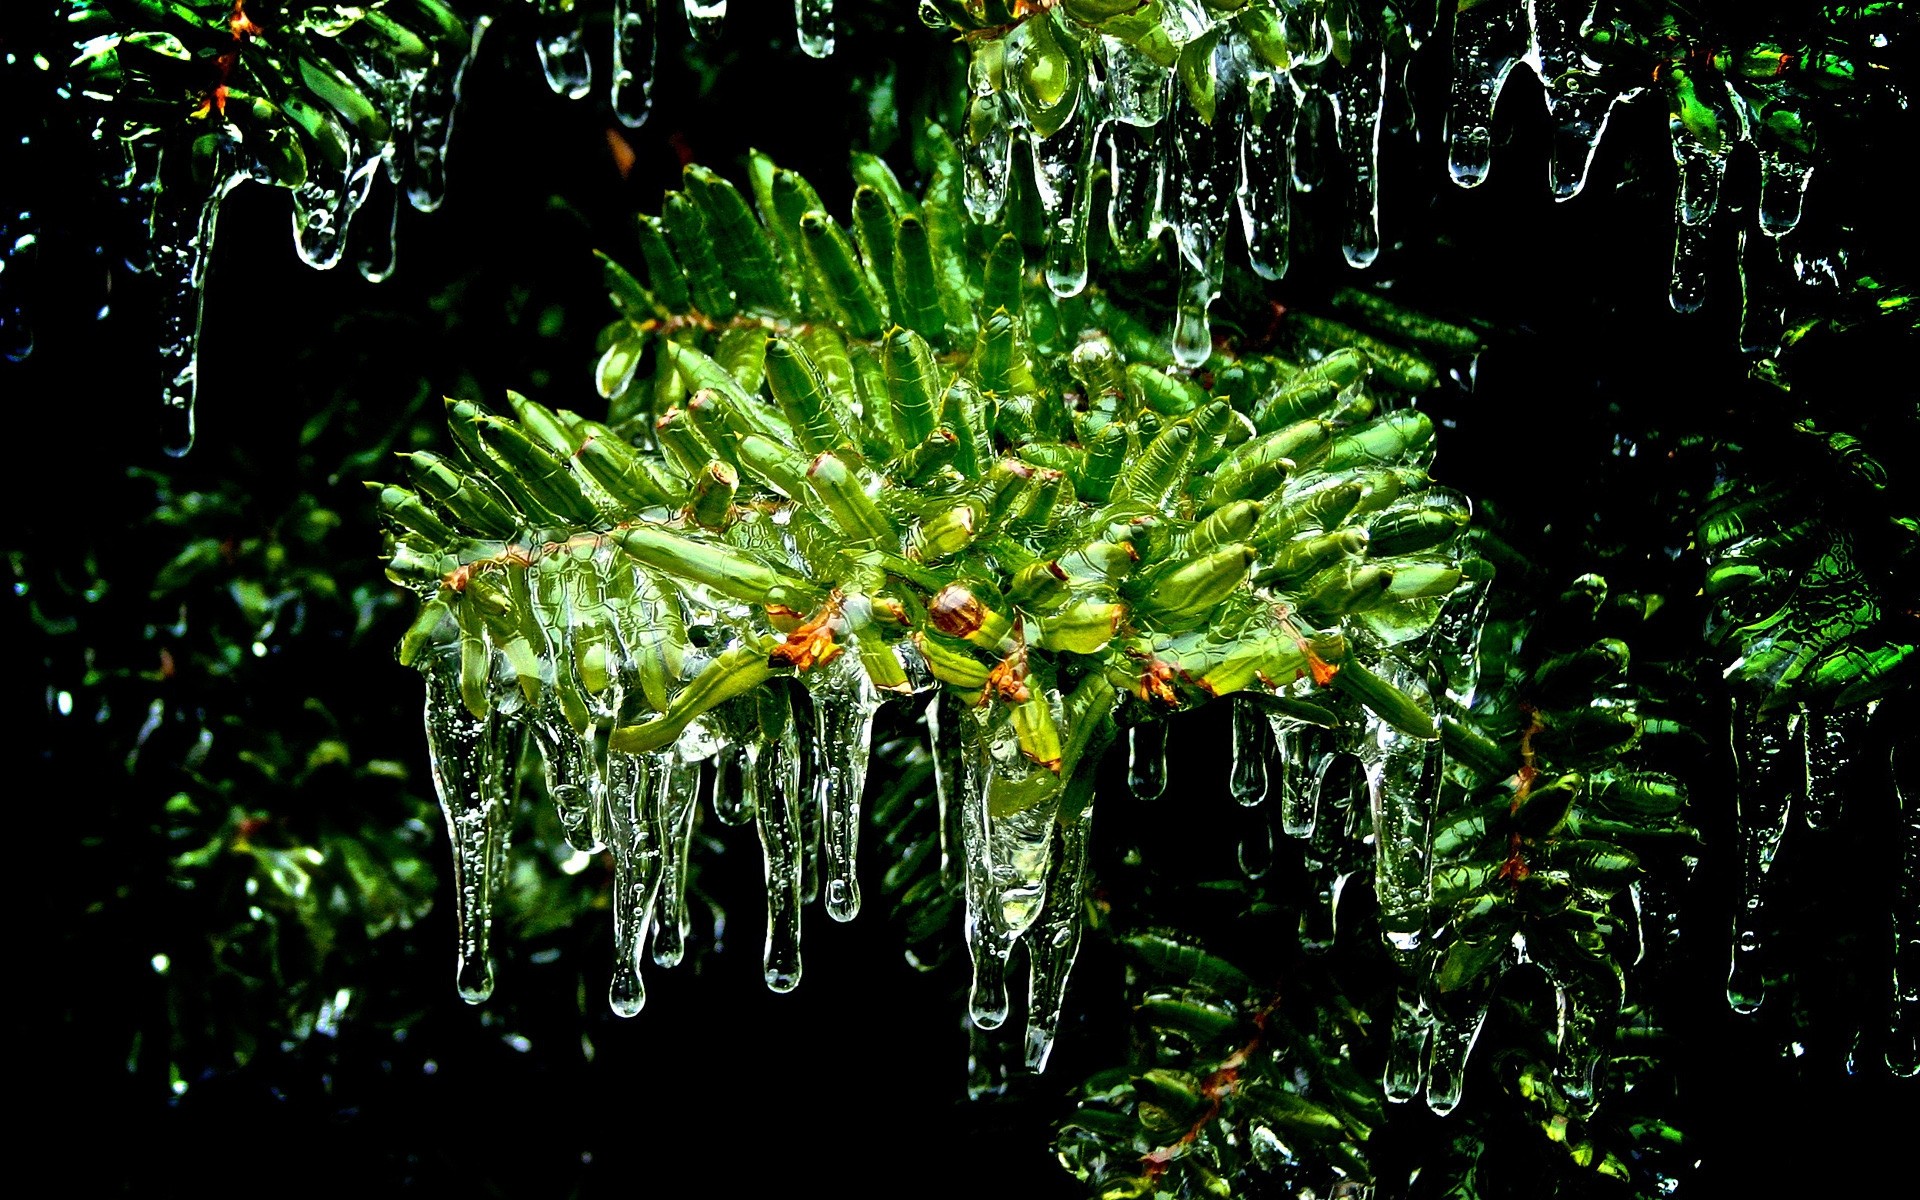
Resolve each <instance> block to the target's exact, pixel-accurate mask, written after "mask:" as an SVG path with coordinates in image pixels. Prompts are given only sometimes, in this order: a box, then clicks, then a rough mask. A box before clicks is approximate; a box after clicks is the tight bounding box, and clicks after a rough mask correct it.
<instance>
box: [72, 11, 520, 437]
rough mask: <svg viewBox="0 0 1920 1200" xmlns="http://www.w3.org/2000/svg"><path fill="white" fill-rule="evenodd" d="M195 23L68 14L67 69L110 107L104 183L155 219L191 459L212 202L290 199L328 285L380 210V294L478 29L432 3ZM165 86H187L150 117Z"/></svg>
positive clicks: (105, 119)
mask: <svg viewBox="0 0 1920 1200" xmlns="http://www.w3.org/2000/svg"><path fill="white" fill-rule="evenodd" d="M200 7H201V8H203V9H206V10H207V12H206V13H205V14H201V13H198V12H196V11H194V10H193V9H192V8H191V7H190V6H187V5H176V6H171V7H158V6H154V7H151V8H144V9H143V8H139V7H136V6H132V5H127V4H124V3H121V2H120V0H70V9H71V11H70V13H69V17H70V21H71V25H72V28H73V29H74V31H75V32H76V33H77V34H80V35H84V36H85V38H86V40H84V41H82V42H79V43H77V47H76V48H77V50H78V54H79V56H78V58H77V59H76V60H75V61H74V63H73V64H72V66H71V68H70V74H71V76H72V78H73V81H74V84H75V87H76V90H77V91H79V92H80V93H81V95H82V96H83V97H84V98H85V100H86V101H88V102H90V103H97V104H100V105H103V106H104V109H103V112H102V115H101V116H100V117H99V122H98V126H97V130H96V137H97V138H98V139H99V140H101V141H103V142H105V143H106V144H108V145H109V146H120V147H123V149H124V159H123V162H124V169H123V168H122V167H120V166H116V168H115V173H114V176H113V177H112V178H111V179H110V180H109V182H110V183H111V184H112V185H113V186H115V187H118V188H120V189H122V190H123V191H125V192H126V193H127V194H129V195H131V196H135V197H139V198H141V200H142V203H143V204H150V205H151V219H150V221H149V223H148V228H149V229H150V231H151V234H150V245H149V246H148V247H147V248H146V250H145V252H144V254H142V255H139V256H137V257H139V258H143V259H144V263H145V269H146V270H148V271H149V272H150V273H152V274H153V275H154V276H155V278H156V279H157V281H158V284H159V288H158V290H159V293H160V296H161V315H160V343H159V350H160V355H159V357H160V364H161V395H162V403H163V412H164V414H165V429H164V445H165V446H166V448H167V450H168V451H169V452H170V453H174V454H182V453H185V452H186V451H187V450H188V449H189V448H190V447H191V446H192V444H193V436H194V415H193V408H194V396H195V393H196V390H197V388H198V382H199V339H200V331H201V323H202V320H203V311H204V299H203V298H204V292H205V287H206V275H207V267H208V264H209V262H210V261H211V259H210V254H211V250H212V244H213V236H214V233H215V230H216V227H217V225H218V221H219V213H220V206H221V202H222V201H223V200H224V199H225V197H226V196H227V195H228V194H229V193H230V192H231V191H232V190H233V189H234V188H236V187H238V186H240V185H241V184H243V183H246V182H249V181H252V182H258V183H265V184H269V185H271V186H275V187H281V188H285V189H287V190H288V191H290V192H292V194H293V237H294V246H295V248H296V249H297V250H298V252H299V254H300V256H301V258H302V259H304V260H305V261H306V262H307V263H308V264H310V265H311V266H314V267H317V268H321V269H327V268H331V267H333V266H336V265H337V264H338V263H339V262H340V261H341V259H342V258H343V257H345V256H346V254H347V249H348V240H349V231H350V229H351V228H352V227H353V225H354V219H355V217H356V215H357V214H359V213H360V211H361V210H362V208H363V207H364V206H366V205H367V204H368V202H369V198H370V197H378V199H379V206H378V207H379V211H378V212H377V213H376V215H375V217H374V222H375V223H376V224H377V225H378V226H379V228H378V229H376V230H373V231H370V233H369V235H368V237H367V241H368V242H369V243H370V249H369V250H368V251H366V252H365V253H363V254H361V255H360V256H359V257H358V258H357V260H356V265H357V266H358V267H359V269H360V270H361V272H362V273H363V274H364V275H366V276H367V277H368V278H370V279H380V278H384V277H385V276H386V275H388V274H390V273H391V272H392V270H393V264H394V252H393V227H394V221H395V216H394V206H395V205H396V204H397V203H398V192H399V191H402V190H403V191H405V193H406V195H407V198H408V200H409V201H410V202H411V203H412V204H413V206H414V207H416V208H419V209H423V210H427V209H432V208H433V207H435V206H436V205H438V204H439V202H440V198H441V196H442V194H443V192H444V189H445V186H446V172H445V167H444V160H445V157H446V152H447V143H448V140H449V138H450V137H451V134H452V129H453V115H454V110H455V108H456V107H457V105H458V103H459V95H460V77H461V75H462V73H463V72H464V70H465V68H466V64H467V62H468V60H469V58H470V57H471V55H472V53H473V49H474V45H475V42H476V40H477V39H478V37H479V35H480V33H481V32H482V31H483V30H484V29H485V28H486V26H487V19H486V18H480V19H478V20H475V21H471V22H470V21H469V20H468V19H467V18H464V17H462V16H461V15H459V14H458V13H457V12H455V11H454V10H453V9H451V8H449V7H447V6H446V5H445V4H443V3H441V2H440V0H406V2H405V3H404V4H400V3H396V4H391V5H387V6H385V7H382V8H378V9H375V8H372V7H368V8H364V9H361V8H353V9H349V8H345V7H334V6H313V7H312V8H310V9H309V10H306V11H305V12H304V13H302V14H300V15H294V14H290V13H289V14H279V13H276V14H275V16H274V17H272V18H269V17H267V16H265V15H263V14H259V13H255V14H249V13H248V11H247V9H246V5H245V4H244V3H243V2H234V3H225V2H223V3H220V4H217V5H212V4H203V5H201V6H200ZM256 7H258V6H256ZM158 80H169V81H180V82H181V83H183V84H184V86H183V87H181V88H180V89H179V90H178V91H177V92H174V91H166V92H164V93H163V94H165V95H166V96H167V97H168V99H167V100H166V101H164V102H163V103H162V104H160V105H156V104H155V99H154V96H153V95H152V94H151V89H152V88H153V86H154V84H155V81H158ZM166 104H171V105H172V106H173V111H172V112H170V113H168V112H166V108H165V105H166Z"/></svg>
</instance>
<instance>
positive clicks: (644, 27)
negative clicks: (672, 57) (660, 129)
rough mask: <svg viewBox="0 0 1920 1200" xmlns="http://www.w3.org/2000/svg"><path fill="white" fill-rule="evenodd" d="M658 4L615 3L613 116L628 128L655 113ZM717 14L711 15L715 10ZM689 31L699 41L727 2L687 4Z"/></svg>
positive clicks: (639, 0)
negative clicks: (654, 90) (654, 80)
mask: <svg viewBox="0 0 1920 1200" xmlns="http://www.w3.org/2000/svg"><path fill="white" fill-rule="evenodd" d="M655 3H656V0H614V5H613V114H614V115H615V116H616V117H619V118H620V123H621V124H622V125H625V126H628V127H629V128H632V127H635V126H639V125H644V124H645V123H646V120H647V117H648V115H649V114H651V113H652V112H653V60H654V55H655V54H656V53H657V51H656V48H655V44H656V39H655V36H654V30H653V21H654V4H655ZM716 9H717V10H718V11H712V10H716ZM686 10H687V28H688V29H689V30H691V31H692V32H693V34H694V36H695V37H696V38H698V37H700V36H702V35H703V34H705V33H706V32H707V31H708V30H709V29H711V28H712V27H713V26H714V25H715V23H716V22H718V20H719V19H720V18H721V17H724V16H725V15H726V13H727V0H718V3H717V4H714V5H700V4H698V3H697V2H696V0H686Z"/></svg>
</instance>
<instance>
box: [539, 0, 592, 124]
mask: <svg viewBox="0 0 1920 1200" xmlns="http://www.w3.org/2000/svg"><path fill="white" fill-rule="evenodd" d="M540 9H541V13H542V14H543V16H544V18H545V20H544V21H543V26H544V28H543V29H542V31H541V32H540V33H539V34H538V35H537V37H536V40H535V42H534V48H535V49H536V50H537V51H538V52H539V54H540V69H541V71H542V72H544V73H545V75H546V77H547V86H548V87H550V88H552V89H553V90H554V91H555V92H557V93H559V94H560V95H562V96H565V97H567V98H568V99H569V100H578V99H580V98H581V97H582V96H585V95H586V94H587V93H588V92H590V91H592V90H593V59H592V57H591V56H590V55H589V54H588V53H587V31H586V20H587V6H586V5H584V4H582V5H580V6H578V7H577V8H575V7H574V6H573V5H566V6H564V7H563V6H562V5H561V3H560V0H540Z"/></svg>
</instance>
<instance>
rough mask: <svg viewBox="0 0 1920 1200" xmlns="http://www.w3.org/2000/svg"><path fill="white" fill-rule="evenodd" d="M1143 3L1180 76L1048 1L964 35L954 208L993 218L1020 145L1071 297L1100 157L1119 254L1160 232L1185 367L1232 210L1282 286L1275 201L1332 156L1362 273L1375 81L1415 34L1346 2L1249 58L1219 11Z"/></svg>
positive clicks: (1281, 218)
mask: <svg viewBox="0 0 1920 1200" xmlns="http://www.w3.org/2000/svg"><path fill="white" fill-rule="evenodd" d="M1158 7H1159V9H1160V11H1161V22H1162V24H1161V28H1162V29H1164V31H1165V33H1166V36H1167V38H1168V39H1170V41H1171V42H1172V44H1173V45H1174V46H1175V47H1176V48H1178V49H1179V50H1180V53H1181V55H1182V58H1181V63H1180V67H1179V69H1178V70H1175V69H1174V68H1172V67H1167V66H1163V65H1161V64H1160V63H1159V62H1156V61H1155V60H1154V59H1153V58H1152V57H1149V55H1148V53H1147V52H1146V51H1145V50H1143V49H1141V48H1140V46H1139V45H1136V44H1132V43H1130V42H1127V41H1123V40H1121V39H1120V38H1118V37H1115V36H1112V35H1111V34H1109V33H1104V32H1098V31H1096V30H1093V29H1089V28H1087V27H1085V26H1082V25H1080V24H1078V23H1076V22H1075V21H1073V20H1071V19H1070V18H1069V17H1068V16H1066V10H1063V9H1050V10H1048V11H1047V12H1044V13H1041V14H1039V15H1036V16H1034V17H1032V18H1030V19H1028V20H1025V21H1023V22H1021V23H1020V24H1019V25H1018V26H1017V27H1016V28H1014V29H1013V30H1012V32H1010V33H1008V34H1007V35H1006V36H1005V37H1003V38H995V39H982V40H980V41H978V42H976V44H975V46H974V49H973V59H972V63H971V65H970V68H969V76H968V77H969V81H970V83H971V84H972V91H973V96H972V107H971V110H970V113H969V121H968V126H967V137H966V147H965V149H966V154H967V168H968V169H967V191H966V198H967V204H968V207H969V208H970V209H971V210H972V212H973V214H974V217H975V218H976V219H977V220H981V221H990V220H992V219H993V218H994V217H995V215H996V214H998V213H999V211H1000V210H1001V208H1002V206H1003V205H1004V204H1005V203H1006V199H1007V194H1008V185H1009V181H1010V179H1011V177H1012V155H1013V154H1014V152H1015V147H1016V143H1024V152H1026V153H1030V154H1031V155H1032V159H1033V177H1034V182H1035V184H1036V185H1037V188H1038V191H1039V194H1040V199H1041V203H1042V205H1043V207H1044V208H1045V210H1046V213H1047V227H1048V231H1049V235H1050V239H1051V241H1050V247H1049V254H1048V261H1047V283H1048V284H1049V286H1051V287H1052V288H1053V289H1054V291H1055V292H1056V293H1057V294H1059V295H1061V296H1070V295H1073V294H1074V293H1076V292H1078V291H1079V290H1080V289H1081V288H1082V287H1084V286H1085V285H1086V279H1087V249H1086V238H1087V226H1088V222H1089V220H1090V219H1091V218H1092V207H1093V188H1092V186H1091V182H1092V179H1093V177H1094V175H1095V173H1096V169H1097V167H1096V164H1097V162H1098V160H1099V158H1100V156H1101V155H1102V154H1104V155H1105V156H1106V166H1107V169H1108V171H1109V172H1110V175H1109V179H1110V199H1109V203H1108V208H1107V220H1108V226H1109V232H1110V235H1111V238H1112V242H1113V245H1114V246H1115V248H1116V249H1117V250H1118V251H1119V252H1120V253H1121V255H1122V256H1123V257H1126V258H1129V259H1139V258H1141V257H1144V256H1145V255H1147V254H1149V253H1151V252H1152V250H1153V248H1154V247H1155V246H1156V245H1157V243H1158V241H1159V238H1160V235H1161V234H1162V233H1163V232H1165V231H1169V230H1170V231H1171V232H1172V234H1173V241H1174V245H1175V247H1176V249H1177V258H1178V264H1179V270H1180V275H1181V284H1180V289H1179V292H1180V301H1179V309H1178V313H1177V317H1176V322H1175V327H1174V334H1173V349H1174V353H1175V355H1176V357H1178V359H1179V360H1180V361H1181V362H1182V363H1184V364H1186V365H1189V366H1197V365H1199V364H1200V363H1202V362H1205V361H1206V358H1207V354H1208V352H1209V351H1210V349H1211V346H1212V336H1211V332H1210V327H1209V320H1208V310H1209V308H1210V307H1211V305H1212V304H1213V302H1214V300H1215V299H1216V298H1217V297H1218V296H1219V294H1220V287H1221V278H1222V272H1223V270H1224V266H1225V256H1226V249H1227V240H1228V228H1229V226H1230V225H1231V223H1232V222H1233V219H1234V217H1235V216H1236V215H1237V216H1238V217H1239V221H1240V226H1241V230H1242V233H1243V235H1244V239H1245V244H1246V247H1247V254H1248V259H1249V261H1250V262H1251V264H1252V266H1253V268H1254V270H1255V271H1257V272H1258V273H1259V274H1260V275H1261V276H1262V277H1263V278H1267V279H1277V278H1279V277H1280V276H1281V275H1282V274H1284V273H1285V272H1286V269H1287V262H1288V254H1289V215H1288V193H1289V191H1290V190H1299V191H1308V190H1311V189H1313V188H1315V187H1318V186H1320V185H1321V184H1322V183H1323V182H1324V181H1325V179H1326V176H1327V167H1328V164H1329V162H1330V160H1332V159H1334V158H1336V157H1341V158H1344V160H1345V167H1344V175H1345V184H1346V186H1347V189H1348V196H1347V205H1346V214H1347V215H1346V224H1345V228H1344V233H1343V239H1342V240H1343V245H1344V246H1345V250H1346V255H1347V259H1348V261H1349V262H1351V263H1353V264H1354V265H1355V266H1365V265H1367V264H1368V263H1370V262H1372V261H1373V259H1374V257H1375V256H1376V255H1377V254H1378V253H1379V250H1380V226H1379V196H1378V171H1377V155H1378V150H1379V141H1380V118H1381V112H1382V106H1383V103H1384V99H1385V92H1386V84H1387V80H1388V78H1389V76H1390V75H1391V74H1392V71H1393V69H1395V68H1399V67H1403V66H1404V59H1405V55H1406V54H1407V53H1409V52H1410V50H1411V48H1412V47H1413V46H1415V45H1417V44H1418V42H1417V39H1416V38H1415V37H1414V33H1413V30H1412V28H1411V27H1410V26H1409V25H1407V24H1406V23H1405V22H1403V21H1402V20H1401V18H1400V16H1399V14H1398V12H1397V10H1396V8H1395V7H1394V6H1393V5H1384V6H1382V5H1376V6H1373V7H1371V8H1367V9H1365V10H1364V11H1365V12H1366V13H1368V14H1371V15H1367V16H1364V17H1363V16H1362V9H1361V7H1360V6H1358V5H1354V6H1347V5H1344V4H1327V5H1318V4H1316V5H1292V6H1287V8H1286V9H1285V10H1284V11H1281V12H1279V13H1277V14H1275V28H1274V31H1273V32H1274V36H1275V37H1276V38H1277V39H1278V40H1277V43H1275V42H1269V43H1268V44H1264V45H1262V46H1261V47H1259V48H1256V46H1255V44H1254V42H1253V40H1252V39H1251V38H1250V37H1249V35H1248V34H1247V32H1246V31H1245V29H1244V28H1243V24H1242V23H1240V22H1236V21H1235V20H1234V18H1235V16H1236V15H1238V14H1236V13H1233V12H1229V11H1226V10H1225V9H1224V8H1222V9H1221V10H1218V11H1216V10H1214V9H1212V8H1208V7H1206V6H1204V5H1202V4H1200V3H1198V2H1197V0H1172V2H1169V3H1163V4H1161V5H1159V6H1158ZM1390 55H1392V56H1393V58H1392V61H1391V62H1390ZM1276 58H1279V59H1281V61H1283V62H1285V64H1286V65H1285V66H1284V67H1282V66H1276V65H1275V60H1276ZM1036 80H1038V81H1039V84H1036V83H1035V81H1036ZM1063 82H1064V84H1065V86H1064V89H1062V87H1061V84H1062V83H1063ZM1202 105H1205V106H1207V107H1208V108H1210V111H1205V112H1203V111H1202Z"/></svg>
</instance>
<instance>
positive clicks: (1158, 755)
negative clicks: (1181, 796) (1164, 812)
mask: <svg viewBox="0 0 1920 1200" xmlns="http://www.w3.org/2000/svg"><path fill="white" fill-rule="evenodd" d="M1127 786H1128V787H1129V788H1131V789H1133V795H1134V798H1135V799H1136V800H1158V799H1159V798H1160V793H1162V792H1164V791H1166V790H1167V727H1166V724H1165V723H1164V722H1161V721H1142V722H1139V723H1137V724H1134V725H1132V726H1129V727H1128V729H1127Z"/></svg>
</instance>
